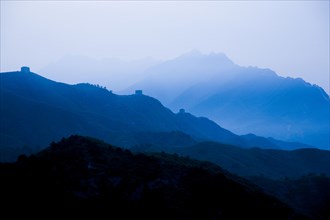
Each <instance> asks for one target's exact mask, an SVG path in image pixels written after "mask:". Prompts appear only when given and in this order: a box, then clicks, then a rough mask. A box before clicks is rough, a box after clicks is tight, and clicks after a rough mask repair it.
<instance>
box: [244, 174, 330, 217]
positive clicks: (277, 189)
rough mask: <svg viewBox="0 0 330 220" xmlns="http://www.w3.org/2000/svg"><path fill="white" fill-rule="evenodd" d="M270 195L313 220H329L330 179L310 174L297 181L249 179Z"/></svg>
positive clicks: (262, 178)
mask: <svg viewBox="0 0 330 220" xmlns="http://www.w3.org/2000/svg"><path fill="white" fill-rule="evenodd" d="M249 179H250V180H251V181H252V182H254V183H256V184H258V185H259V186H261V187H262V188H263V189H264V190H265V191H266V192H267V193H269V194H270V195H273V196H276V197H277V198H279V199H280V200H281V201H284V202H285V203H287V204H289V205H290V206H291V207H293V208H294V209H295V210H297V212H299V213H303V214H305V215H306V216H310V217H311V218H313V219H318V220H321V219H324V220H325V219H330V178H329V177H326V176H322V175H315V174H310V175H306V176H303V177H301V178H299V179H289V178H287V179H284V180H269V179H266V178H264V177H253V178H249Z"/></svg>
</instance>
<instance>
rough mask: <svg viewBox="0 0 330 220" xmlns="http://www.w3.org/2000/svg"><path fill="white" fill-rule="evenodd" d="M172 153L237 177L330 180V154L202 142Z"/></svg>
mask: <svg viewBox="0 0 330 220" xmlns="http://www.w3.org/2000/svg"><path fill="white" fill-rule="evenodd" d="M168 151H169V152H171V153H178V154H180V155H182V156H189V157H191V158H195V159H198V160H206V161H210V162H212V163H215V164H218V165H219V166H221V167H223V168H224V169H226V170H228V171H230V172H231V173H234V174H236V175H240V176H244V177H248V176H264V177H267V178H271V179H283V178H286V177H288V178H299V177H301V176H303V175H307V174H310V173H315V174H317V175H319V174H321V175H326V176H328V177H329V176H330V151H328V150H320V149H308V148H306V149H298V150H292V151H286V150H274V149H260V148H250V149H243V148H240V147H235V146H231V145H226V144H220V143H215V142H202V143H198V144H196V145H193V146H190V147H185V148H171V149H169V150H168Z"/></svg>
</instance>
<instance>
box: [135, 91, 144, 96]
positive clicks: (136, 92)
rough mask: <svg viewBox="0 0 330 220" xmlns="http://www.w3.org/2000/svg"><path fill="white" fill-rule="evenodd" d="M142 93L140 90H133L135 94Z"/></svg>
mask: <svg viewBox="0 0 330 220" xmlns="http://www.w3.org/2000/svg"><path fill="white" fill-rule="evenodd" d="M142 94H143V92H142V90H135V95H142Z"/></svg>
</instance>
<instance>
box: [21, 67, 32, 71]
mask: <svg viewBox="0 0 330 220" xmlns="http://www.w3.org/2000/svg"><path fill="white" fill-rule="evenodd" d="M21 72H22V73H29V72H30V67H28V66H22V67H21Z"/></svg>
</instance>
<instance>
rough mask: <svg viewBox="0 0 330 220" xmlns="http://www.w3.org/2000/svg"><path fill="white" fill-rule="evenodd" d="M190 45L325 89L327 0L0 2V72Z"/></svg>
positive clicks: (175, 51) (166, 54)
mask: <svg viewBox="0 0 330 220" xmlns="http://www.w3.org/2000/svg"><path fill="white" fill-rule="evenodd" d="M192 49H198V50H200V51H202V52H204V53H208V52H212V51H214V52H223V53H225V54H227V55H228V57H229V58H231V59H232V60H233V61H234V62H235V63H237V64H239V65H243V66H249V65H252V66H259V67H268V68H271V69H273V70H275V71H276V72H277V73H279V74H280V75H283V76H292V77H302V78H304V79H305V80H307V81H309V82H311V83H316V84H318V85H321V86H322V87H323V88H325V89H326V90H327V92H328V93H329V1H291V2H287V1H280V2H276V1H264V2H259V1H258V2H253V1H245V2H239V1H235V2H229V1H225V2H215V1H209V2H202V1H198V2H193V1H184V2H175V1H169V2H161V1H157V2H150V1H146V2H140V1H139V2H134V1H125V2H117V1H98V2H95V1H84V2H81V1H80V2H78V1H70V2H64V1H60V2H58V1H54V2H52V1H45V2H42V1H31V2H29V1H10V2H9V1H1V71H9V70H17V69H18V68H19V67H20V66H22V65H29V66H30V67H31V69H32V70H37V69H41V68H42V67H43V66H45V65H47V64H49V63H51V62H54V61H57V60H58V59H60V58H61V57H63V56H65V55H66V54H78V55H87V56H90V57H92V58H104V57H119V58H123V59H125V60H131V59H138V58H143V57H147V56H152V57H155V58H158V59H169V58H173V57H175V56H177V55H180V54H182V53H185V52H187V51H190V50H192ZM63 77H65V76H63Z"/></svg>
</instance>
